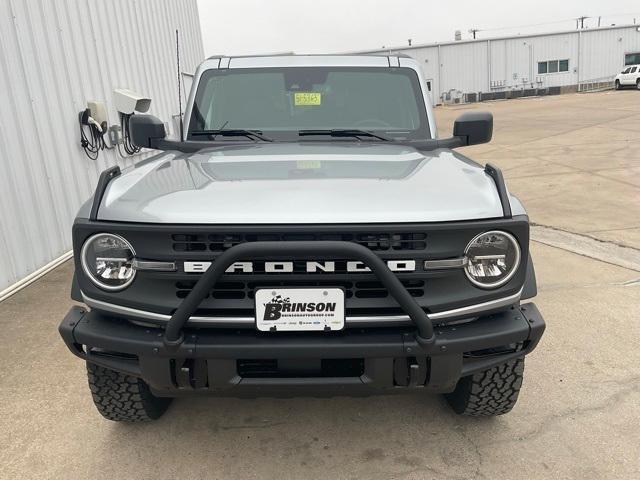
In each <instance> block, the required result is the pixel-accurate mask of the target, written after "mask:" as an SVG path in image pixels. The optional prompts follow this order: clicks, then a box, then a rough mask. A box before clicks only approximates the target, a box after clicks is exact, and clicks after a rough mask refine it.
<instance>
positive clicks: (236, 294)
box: [175, 279, 425, 299]
mask: <svg viewBox="0 0 640 480" xmlns="http://www.w3.org/2000/svg"><path fill="white" fill-rule="evenodd" d="M401 282H402V284H403V285H404V286H405V287H406V288H407V290H408V291H409V293H410V294H411V295H412V296H414V297H422V296H423V295H424V286H425V282H424V280H401ZM195 284H196V282H195V281H184V280H182V281H178V282H176V283H175V287H176V296H177V297H178V298H180V299H183V298H186V296H187V295H188V294H189V292H191V290H192V289H193V287H194V286H195ZM272 287H284V288H296V287H308V288H314V287H315V288H323V287H326V288H342V289H344V292H345V298H347V299H348V298H353V297H355V298H386V297H388V296H389V292H388V291H387V289H386V288H384V286H383V285H382V284H381V283H380V282H378V281H369V280H367V281H358V282H349V281H343V280H277V279H274V280H268V281H263V282H255V281H254V282H219V283H218V284H217V285H216V286H215V288H214V290H213V291H211V292H209V294H208V295H207V296H206V297H205V298H213V299H244V298H249V299H253V298H255V291H256V289H259V288H272Z"/></svg>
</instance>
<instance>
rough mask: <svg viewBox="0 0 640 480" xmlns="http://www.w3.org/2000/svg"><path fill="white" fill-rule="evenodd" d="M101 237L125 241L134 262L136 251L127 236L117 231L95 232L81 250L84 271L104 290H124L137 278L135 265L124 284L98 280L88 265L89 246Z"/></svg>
mask: <svg viewBox="0 0 640 480" xmlns="http://www.w3.org/2000/svg"><path fill="white" fill-rule="evenodd" d="M99 237H111V238H115V239H117V240H118V241H120V242H122V243H124V245H125V246H126V248H127V249H129V250H131V255H132V257H131V262H132V264H133V259H134V258H135V256H136V251H135V250H134V248H133V246H132V245H131V243H130V242H129V241H128V240H127V239H126V238H124V237H123V236H121V235H117V234H115V233H109V232H100V233H95V234H93V235H91V236H90V237H88V238H87V239H86V240H85V241H84V243H83V244H82V249H81V250H80V265H81V266H82V271H83V272H84V274H85V275H86V276H87V278H89V280H91V282H92V283H93V284H94V285H96V286H97V287H98V288H100V289H102V290H106V291H108V292H118V291H121V290H124V289H126V288H127V287H129V286H130V285H131V284H132V283H133V281H134V280H135V278H136V273H137V271H136V269H135V268H134V267H133V265H132V267H131V269H132V271H133V274H132V275H131V277H130V278H129V279H127V280H126V282H125V283H123V284H122V285H108V284H105V283H103V282H101V281H100V280H98V279H97V278H96V277H95V274H94V273H93V272H92V271H91V269H90V268H89V265H87V258H86V257H87V251H88V249H89V247H90V246H91V245H92V243H93V242H94V241H96V239H98V238H99Z"/></svg>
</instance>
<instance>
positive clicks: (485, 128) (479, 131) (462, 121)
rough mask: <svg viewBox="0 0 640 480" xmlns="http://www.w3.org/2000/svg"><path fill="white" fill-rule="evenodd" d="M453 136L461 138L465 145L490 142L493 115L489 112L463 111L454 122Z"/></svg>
mask: <svg viewBox="0 0 640 480" xmlns="http://www.w3.org/2000/svg"><path fill="white" fill-rule="evenodd" d="M453 136H454V137H457V138H459V139H460V140H461V141H462V145H463V146H466V145H477V144H479V143H487V142H490V141H491V137H492V136H493V115H492V114H491V113H489V112H467V113H463V114H462V115H460V116H459V117H458V118H457V119H456V121H455V123H454V124H453Z"/></svg>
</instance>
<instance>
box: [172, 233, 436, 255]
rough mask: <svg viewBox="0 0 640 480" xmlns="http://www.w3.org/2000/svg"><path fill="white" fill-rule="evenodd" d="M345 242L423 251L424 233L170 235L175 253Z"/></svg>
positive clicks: (399, 249)
mask: <svg viewBox="0 0 640 480" xmlns="http://www.w3.org/2000/svg"><path fill="white" fill-rule="evenodd" d="M322 240H334V241H346V242H355V243H359V244H360V245H363V246H365V247H367V248H369V249H371V250H373V251H376V252H385V251H401V250H410V251H415V250H424V249H426V248H427V235H426V234H425V233H420V232H402V233H386V232H385V233H348V232H338V233H302V234H299V233H224V234H221V233H216V234H206V233H175V234H173V235H171V241H172V246H173V250H174V251H176V252H205V251H210V252H224V251H225V250H228V249H229V248H231V247H233V246H235V245H238V244H240V243H244V242H287V241H322Z"/></svg>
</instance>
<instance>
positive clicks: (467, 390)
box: [445, 358, 524, 417]
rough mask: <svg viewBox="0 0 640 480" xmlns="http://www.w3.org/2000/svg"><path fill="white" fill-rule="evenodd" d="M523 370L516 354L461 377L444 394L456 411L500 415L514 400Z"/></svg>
mask: <svg viewBox="0 0 640 480" xmlns="http://www.w3.org/2000/svg"><path fill="white" fill-rule="evenodd" d="M523 374H524V358H517V359H515V360H512V361H510V362H507V363H504V364H502V365H498V366H497V367H493V368H491V369H489V370H486V371H484V372H480V373H476V374H474V375H471V376H469V377H463V378H461V379H460V381H459V382H458V385H456V389H455V390H454V391H453V392H452V393H448V394H446V395H445V397H446V399H447V402H449V405H451V408H453V410H454V411H455V412H456V413H459V414H461V415H469V416H473V417H492V416H494V415H503V414H505V413H507V412H509V411H511V409H512V408H513V406H514V405H515V404H516V401H517V400H518V393H519V392H520V387H521V386H522V376H523Z"/></svg>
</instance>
